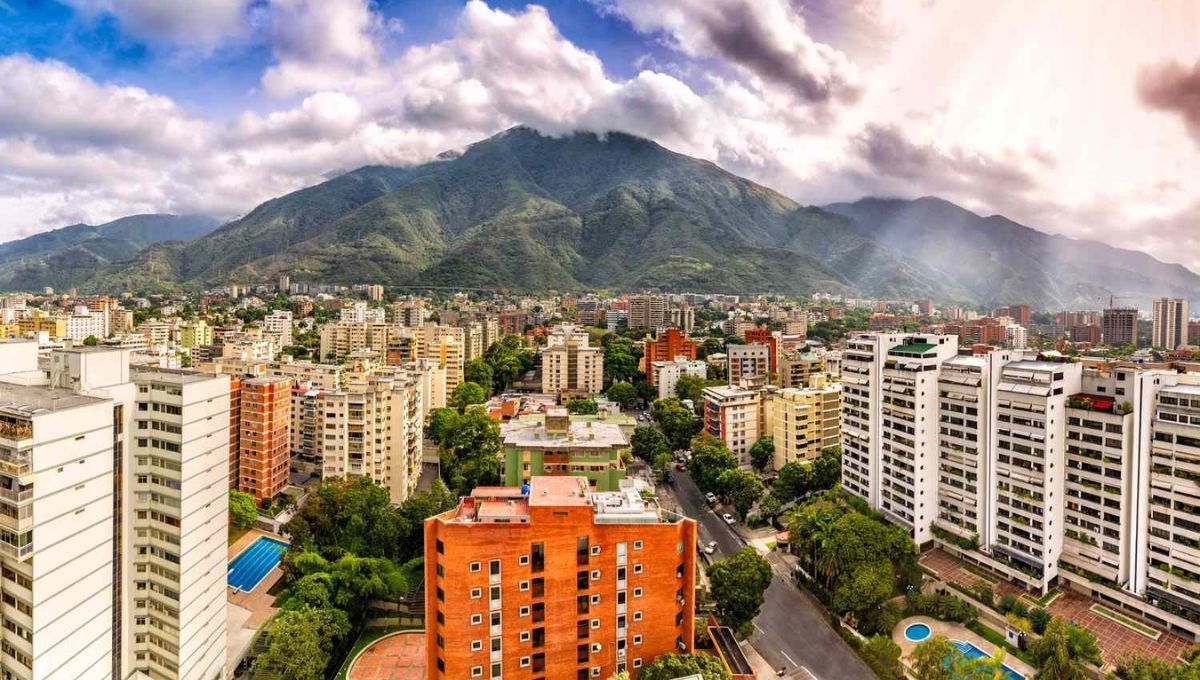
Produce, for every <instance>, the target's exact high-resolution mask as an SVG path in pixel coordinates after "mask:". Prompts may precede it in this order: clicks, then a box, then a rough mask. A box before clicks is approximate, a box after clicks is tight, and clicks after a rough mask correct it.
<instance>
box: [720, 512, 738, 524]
mask: <svg viewBox="0 0 1200 680" xmlns="http://www.w3.org/2000/svg"><path fill="white" fill-rule="evenodd" d="M721 519H723V520H725V523H726V524H728V525H730V526H733V525H734V524H737V519H736V518H735V517H734V516H733V515H731V514H729V513H728V512H727V513H725V514H724V515H721Z"/></svg>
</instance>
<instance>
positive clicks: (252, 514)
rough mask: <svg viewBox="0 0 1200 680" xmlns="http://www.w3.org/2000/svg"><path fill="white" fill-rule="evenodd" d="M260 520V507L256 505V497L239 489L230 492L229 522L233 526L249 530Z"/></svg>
mask: <svg viewBox="0 0 1200 680" xmlns="http://www.w3.org/2000/svg"><path fill="white" fill-rule="evenodd" d="M257 519H258V507H257V506H255V505H254V496H251V495H250V494H248V493H243V492H241V491H238V490H237V489H230V490H229V521H230V522H231V523H232V524H233V526H235V527H238V528H240V529H247V528H249V527H251V526H254V522H255V520H257Z"/></svg>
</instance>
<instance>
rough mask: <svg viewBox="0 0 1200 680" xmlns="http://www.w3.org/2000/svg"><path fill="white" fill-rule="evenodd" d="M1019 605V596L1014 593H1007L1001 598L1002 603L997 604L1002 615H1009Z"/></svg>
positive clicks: (997, 608)
mask: <svg viewBox="0 0 1200 680" xmlns="http://www.w3.org/2000/svg"><path fill="white" fill-rule="evenodd" d="M1016 604H1017V596H1016V595H1013V594H1012V593H1005V594H1003V595H1001V596H1000V601H999V602H997V603H996V610H997V611H999V612H1000V613H1001V614H1007V613H1009V612H1011V611H1012V610H1013V607H1014V606H1016Z"/></svg>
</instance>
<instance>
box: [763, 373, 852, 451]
mask: <svg viewBox="0 0 1200 680" xmlns="http://www.w3.org/2000/svg"><path fill="white" fill-rule="evenodd" d="M769 403H770V408H771V409H773V410H774V416H773V418H772V421H773V424H774V428H773V430H772V437H773V438H774V441H775V469H776V470H778V469H779V468H781V467H783V466H784V465H786V464H788V463H792V462H801V463H807V462H811V461H813V460H816V459H817V456H820V455H821V451H822V450H824V449H826V448H828V447H831V446H838V445H839V444H840V440H841V422H842V386H841V385H840V384H838V383H829V382H826V381H825V378H824V377H823V376H821V375H817V376H815V377H814V378H813V379H812V380H811V382H810V386H809V387H802V388H794V387H789V388H784V389H782V390H779V391H778V392H776V393H775V395H774V399H772V400H771V401H770V402H769Z"/></svg>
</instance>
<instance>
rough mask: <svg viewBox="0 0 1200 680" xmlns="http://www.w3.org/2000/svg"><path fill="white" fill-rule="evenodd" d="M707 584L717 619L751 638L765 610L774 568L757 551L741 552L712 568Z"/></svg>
mask: <svg viewBox="0 0 1200 680" xmlns="http://www.w3.org/2000/svg"><path fill="white" fill-rule="evenodd" d="M708 580H709V584H710V592H711V594H712V598H713V601H714V602H715V603H716V613H717V617H718V618H719V619H720V620H721V622H722V623H724V624H725V625H727V626H729V627H730V628H734V629H735V630H737V631H739V632H740V633H741V634H743V635H746V634H748V633H749V628H750V626H751V623H752V622H753V621H754V617H755V616H758V610H759V609H760V608H762V604H763V594H764V593H765V592H766V590H767V587H768V586H770V585H771V564H770V563H769V562H767V561H766V560H765V559H763V558H762V556H760V555H759V554H758V552H756V551H755V550H754V548H742V549H741V550H739V551H738V552H737V553H736V554H734V555H733V556H732V557H729V558H728V559H724V560H721V561H719V562H714V563H713V564H711V565H709V567H708Z"/></svg>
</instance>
